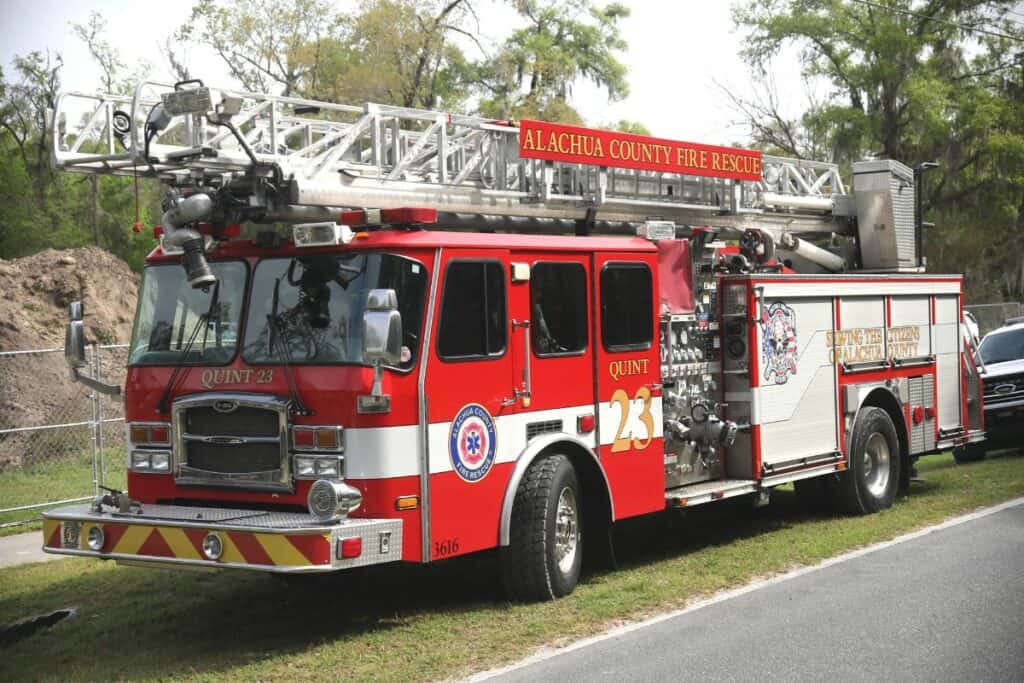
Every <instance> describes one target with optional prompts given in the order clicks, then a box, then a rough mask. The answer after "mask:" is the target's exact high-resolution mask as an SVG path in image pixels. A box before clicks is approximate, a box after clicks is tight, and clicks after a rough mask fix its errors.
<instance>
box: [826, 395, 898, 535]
mask: <svg viewBox="0 0 1024 683" xmlns="http://www.w3.org/2000/svg"><path fill="white" fill-rule="evenodd" d="M899 479H900V444H899V439H897V437H896V427H894V426H893V424H892V418H890V417H889V413H887V412H885V411H884V410H883V409H881V408H876V407H874V406H868V407H865V408H861V410H860V412H859V413H858V414H857V421H856V422H855V423H854V425H853V435H852V438H851V439H850V454H849V457H848V462H847V468H846V470H845V471H844V472H842V473H840V475H839V482H838V486H837V488H838V491H837V493H838V494H839V495H838V500H837V502H838V503H839V506H840V509H841V510H842V511H843V512H847V513H850V514H855V515H866V514H871V513H873V512H878V511H879V510H885V509H886V508H888V507H891V506H892V503H893V501H894V500H895V499H896V489H897V487H898V486H899Z"/></svg>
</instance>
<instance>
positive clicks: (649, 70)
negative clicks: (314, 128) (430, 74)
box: [0, 0, 803, 144]
mask: <svg viewBox="0 0 1024 683" xmlns="http://www.w3.org/2000/svg"><path fill="white" fill-rule="evenodd" d="M191 4H192V3H191V2H188V1H187V0H178V1H176V2H162V3H158V4H154V3H151V2H140V1H139V0H89V1H83V0H30V1H26V0H0V64H3V66H4V72H5V74H6V75H7V77H8V78H11V77H12V72H11V69H10V66H9V65H10V63H11V59H12V57H13V56H14V55H15V54H25V53H27V52H29V51H31V50H42V49H45V48H49V49H51V50H54V51H56V52H59V53H60V54H61V55H63V57H64V70H63V82H64V88H65V89H68V90H81V91H85V92H94V91H96V90H97V83H98V82H99V70H98V69H97V68H96V66H95V64H94V63H93V62H92V60H91V59H90V57H89V54H88V52H87V51H86V49H85V46H84V45H83V43H82V41H81V40H79V39H78V38H77V37H76V36H75V35H74V33H73V32H72V28H71V24H72V23H85V22H86V21H87V20H88V17H89V13H90V11H92V10H98V11H100V12H102V13H103V14H104V16H105V17H106V19H107V22H108V39H109V40H110V42H111V43H112V44H113V45H114V46H116V47H117V48H118V49H119V50H120V51H121V55H122V58H123V60H124V61H125V62H127V63H129V64H134V63H137V62H139V61H143V60H144V61H148V62H149V63H150V64H152V65H153V66H154V67H155V68H156V72H155V73H156V74H157V75H158V76H161V77H162V76H164V73H165V72H166V62H165V60H164V58H163V57H162V55H161V54H160V52H159V50H157V47H156V46H157V44H158V43H160V42H162V41H163V39H164V38H165V37H167V36H168V35H170V34H171V33H172V32H173V31H174V29H175V28H177V27H178V26H179V25H180V24H182V23H183V22H185V21H186V20H187V19H188V16H189V11H190V8H191ZM336 4H337V5H338V6H339V7H341V8H343V9H347V8H350V7H351V6H352V5H353V4H354V3H353V2H345V1H344V0H338V1H337V2H336ZM627 4H628V5H629V6H630V8H631V9H632V14H631V16H630V17H629V18H628V19H626V20H625V21H624V22H623V23H622V36H623V37H624V38H625V40H626V42H627V43H628V44H629V47H628V49H627V51H626V52H625V53H624V54H623V55H622V57H621V59H622V61H623V62H625V64H626V65H627V66H628V67H629V76H628V78H629V84H630V95H629V96H628V97H627V98H626V99H624V100H623V101H621V102H615V103H609V102H608V100H607V96H606V93H604V91H603V90H600V89H598V88H596V87H594V86H593V85H590V84H585V83H581V84H578V85H577V86H576V87H575V89H574V91H573V98H572V100H573V101H572V104H573V106H575V107H576V108H577V110H578V111H580V113H581V114H582V115H583V117H584V119H585V120H586V121H587V122H588V123H590V124H591V125H600V124H613V123H614V122H616V121H618V120H619V119H629V120H632V121H639V122H641V123H643V124H644V125H646V126H647V128H648V129H650V131H651V133H652V134H653V135H656V136H659V137H665V138H670V139H681V140H690V141H696V142H704V143H709V144H714V143H719V144H729V143H732V142H737V141H740V140H742V139H744V138H745V137H746V136H745V131H744V128H743V127H742V126H739V125H736V124H734V123H733V122H734V121H736V120H737V118H738V115H737V114H736V112H735V111H733V110H732V109H730V107H729V104H728V102H726V101H725V98H724V97H723V95H722V94H721V92H720V91H719V90H718V87H717V86H716V85H715V82H716V81H717V82H719V83H725V84H728V85H729V86H730V87H732V88H738V89H741V90H746V89H749V88H750V84H751V77H750V74H749V72H748V69H747V67H746V66H745V65H744V64H743V62H742V61H741V60H740V58H739V50H740V47H741V43H742V36H741V35H740V34H738V33H736V32H735V31H734V29H733V26H732V20H731V19H730V16H729V6H730V4H731V3H730V2H728V1H726V0H674V1H671V2H669V1H665V0H634V1H633V2H627ZM478 6H479V7H480V11H479V16H480V23H481V25H480V36H479V37H480V39H481V42H482V43H483V44H484V45H485V46H493V45H497V44H498V42H500V40H501V39H502V37H503V35H504V34H503V30H505V27H508V26H509V25H510V23H511V22H514V21H515V20H516V16H515V14H514V12H512V11H511V10H510V9H508V7H507V5H506V4H503V3H500V2H495V1H494V0H478ZM189 58H190V66H191V68H192V73H193V74H194V75H196V76H197V77H200V78H203V79H204V80H205V81H206V82H207V84H209V85H215V86H216V85H222V86H227V87H230V86H232V85H233V84H232V83H230V81H229V79H228V77H227V74H226V71H225V69H224V68H223V66H222V65H221V64H220V63H219V62H218V59H217V58H216V57H215V56H214V55H213V54H212V53H207V52H206V51H204V50H202V49H192V50H191V51H190V53H189ZM773 75H774V77H775V80H776V82H777V83H778V86H779V91H780V92H792V93H802V92H803V85H802V83H801V80H800V77H799V72H798V64H797V61H796V58H795V56H794V55H784V56H783V57H782V58H780V59H778V60H776V63H775V69H774V74H773ZM802 102H803V99H802V96H801V97H798V98H797V99H795V100H793V101H792V102H791V103H789V105H790V106H791V107H792V111H794V112H796V111H799V110H800V106H801V105H802ZM345 104H360V103H355V102H350V103H345Z"/></svg>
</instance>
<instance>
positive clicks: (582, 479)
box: [537, 441, 612, 525]
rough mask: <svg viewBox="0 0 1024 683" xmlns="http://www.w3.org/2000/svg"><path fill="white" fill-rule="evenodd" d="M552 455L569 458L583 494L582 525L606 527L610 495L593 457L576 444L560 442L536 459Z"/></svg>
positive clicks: (545, 450)
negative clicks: (590, 524)
mask: <svg viewBox="0 0 1024 683" xmlns="http://www.w3.org/2000/svg"><path fill="white" fill-rule="evenodd" d="M552 453H560V454H562V455H564V456H565V457H567V458H569V462H571V463H572V467H573V469H574V470H575V471H576V476H577V477H578V479H579V483H580V490H581V491H582V492H583V514H584V524H586V523H587V522H588V521H589V522H590V523H592V524H593V523H596V524H598V525H608V524H611V522H612V503H611V497H610V496H611V494H610V492H609V491H608V485H607V483H606V482H607V480H606V479H605V476H604V473H603V472H601V470H600V466H599V465H598V464H597V461H596V460H595V459H594V456H593V455H592V454H591V453H589V452H587V450H586V449H585V448H584V447H583V446H580V445H579V444H577V443H573V442H571V441H561V442H557V443H553V444H551V445H550V446H548V447H547V448H545V449H544V450H543V451H541V452H540V453H539V454H538V455H537V457H538V458H541V457H544V456H545V455H550V454H552Z"/></svg>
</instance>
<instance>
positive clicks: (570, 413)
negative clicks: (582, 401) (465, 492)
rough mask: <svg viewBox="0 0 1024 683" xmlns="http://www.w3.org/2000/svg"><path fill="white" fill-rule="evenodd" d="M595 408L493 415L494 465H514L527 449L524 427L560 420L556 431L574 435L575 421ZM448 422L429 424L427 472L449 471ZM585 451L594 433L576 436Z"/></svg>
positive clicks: (577, 407)
mask: <svg viewBox="0 0 1024 683" xmlns="http://www.w3.org/2000/svg"><path fill="white" fill-rule="evenodd" d="M593 413H594V406H592V405H589V404H588V405H583V406H575V407H572V408H554V409H552V410H534V411H531V412H528V413H514V414H512V415H501V416H492V417H493V419H494V429H495V431H496V432H497V442H498V443H497V448H498V450H497V452H496V453H495V458H494V463H495V464H498V463H504V462H515V460H516V459H517V458H518V457H519V454H520V453H522V452H523V450H524V449H525V448H526V427H527V425H529V424H531V423H534V422H549V421H552V420H561V421H562V429H561V430H559V431H562V432H567V433H569V434H574V435H575V434H576V419H577V418H578V417H579V416H581V415H592V414H593ZM451 427H452V423H451V422H433V423H431V425H430V473H431V474H438V473H441V472H450V471H452V469H453V467H452V457H451V453H450V450H449V444H448V439H449V437H450V432H451ZM578 436H579V438H580V439H582V440H583V441H584V442H585V443H586V444H587V447H588V448H593V447H594V434H593V432H592V433H590V434H582V435H578Z"/></svg>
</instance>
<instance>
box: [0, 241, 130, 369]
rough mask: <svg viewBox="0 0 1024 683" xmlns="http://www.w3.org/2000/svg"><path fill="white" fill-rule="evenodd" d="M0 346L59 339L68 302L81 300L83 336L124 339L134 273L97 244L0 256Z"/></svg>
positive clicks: (51, 343) (42, 344) (44, 344)
mask: <svg viewBox="0 0 1024 683" xmlns="http://www.w3.org/2000/svg"><path fill="white" fill-rule="evenodd" d="M0 292H2V293H3V295H2V298H0V351H14V350H21V349H44V348H50V347H55V346H62V345H63V344H64V326H65V324H66V323H67V315H68V313H67V310H68V304H69V303H71V302H72V301H81V302H83V303H84V304H85V329H86V342H87V343H93V342H96V343H99V344H125V343H127V342H128V338H129V336H131V331H132V316H133V315H134V314H135V301H136V299H137V298H138V293H139V275H138V274H137V273H134V272H132V270H131V269H130V268H129V267H128V264H126V263H125V262H124V261H122V260H121V259H119V258H117V257H116V256H114V255H113V254H111V253H109V252H106V251H104V250H102V249H100V248H99V247H85V248H82V249H64V250H62V251H57V250H55V249H47V250H46V251H43V252H40V253H38V254H35V255H34V256H26V257H25V258H20V259H12V260H10V261H5V260H3V259H0Z"/></svg>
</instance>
